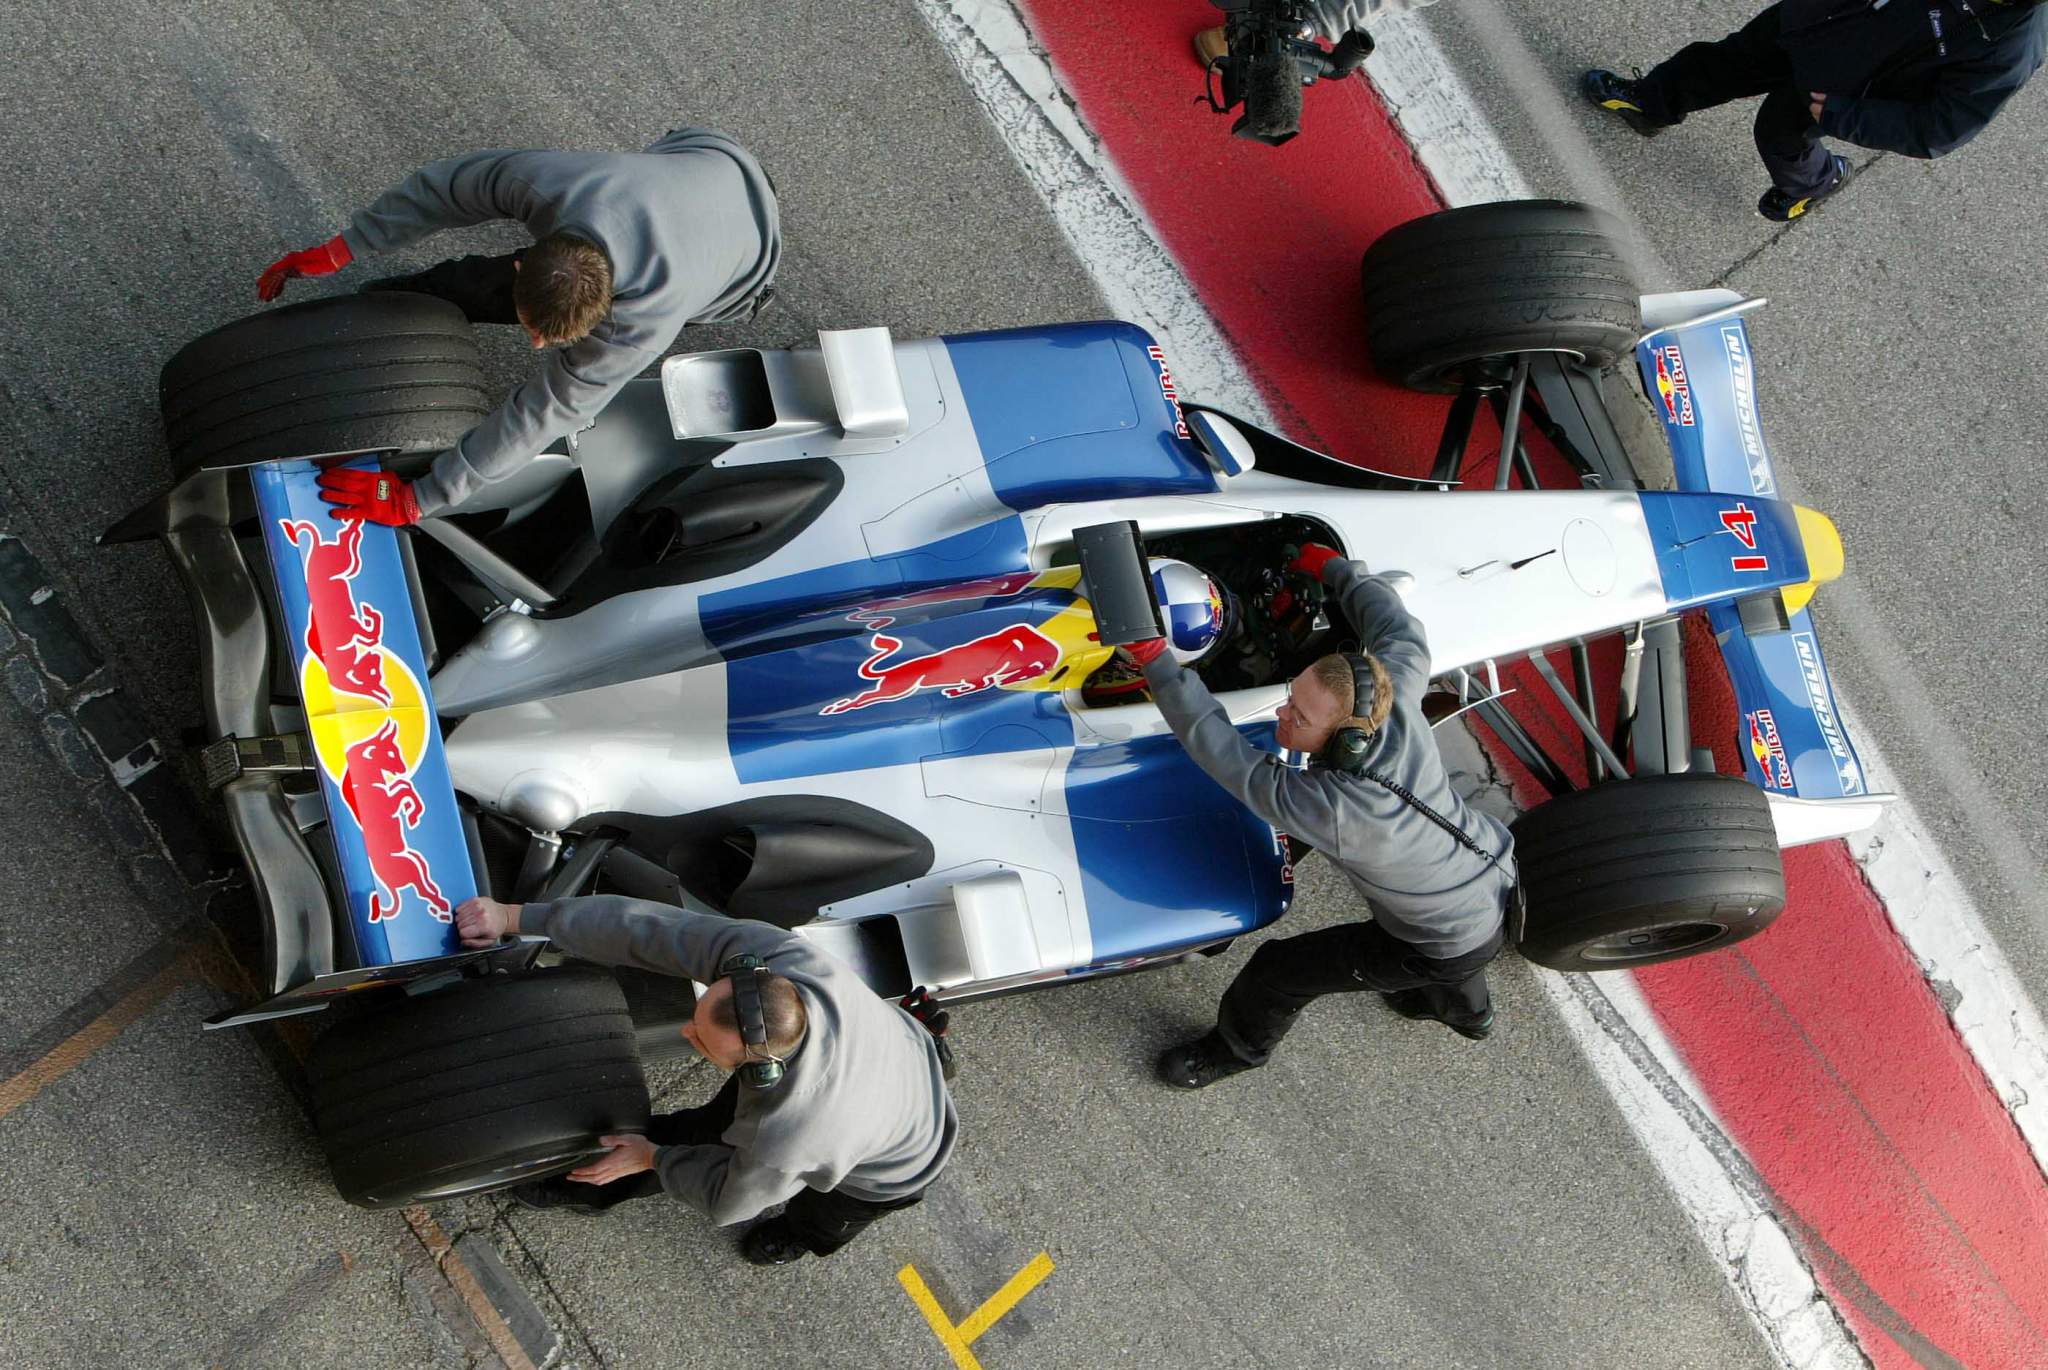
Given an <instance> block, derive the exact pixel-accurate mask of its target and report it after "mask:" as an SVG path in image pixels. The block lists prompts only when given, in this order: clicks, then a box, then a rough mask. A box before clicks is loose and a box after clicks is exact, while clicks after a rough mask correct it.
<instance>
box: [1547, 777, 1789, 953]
mask: <svg viewBox="0 0 2048 1370" xmlns="http://www.w3.org/2000/svg"><path fill="white" fill-rule="evenodd" d="M1515 855H1516V859H1517V860H1518V861H1519V862H1520V864H1521V873H1522V892H1523V897H1524V900H1525V901H1526V906H1527V919H1526V922H1525V924H1524V927H1523V931H1522V936H1521V940H1520V943H1519V946H1520V948H1521V952H1522V955H1523V956H1525V957H1527V958H1528V959H1529V960H1531V961H1534V962H1535V963H1536V964H1538V965H1540V966H1549V967H1550V968H1551V969H1553V970H1584V971H1592V970H1634V969H1636V968H1638V967H1641V966H1649V965H1655V964H1656V963H1657V962H1659V961H1674V960H1677V959H1678V958H1680V957H1683V956H1697V955H1698V954H1700V953H1701V952H1705V951H1712V950H1714V949H1716V948H1718V947H1725V946H1731V945H1733V944H1734V943H1736V942H1740V941H1742V940H1743V939H1744V938H1746V937H1754V936H1755V935H1756V934H1757V933H1759V932H1762V931H1763V930H1764V929H1765V928H1767V927H1769V926H1770V925H1771V924H1772V923H1773V922H1774V921H1776V919H1777V917H1778V915H1779V914H1780V913H1781V912H1783V911H1784V908H1785V867H1784V862H1783V859H1782V858H1781V856H1780V855H1779V852H1778V836H1777V831H1776V828H1775V827H1774V826H1773V824H1772V822H1771V808H1770V801H1769V800H1768V799H1766V798H1765V797H1764V793H1763V791H1762V790H1759V789H1758V788H1757V787H1756V786H1754V785H1752V784H1750V783H1749V782H1748V781H1746V780H1741V779H1738V778H1737V777H1735V776H1728V775H1714V774H1711V773H1707V772H1691V773H1686V774H1680V775H1652V776H1638V777H1636V778H1634V779H1631V780H1615V781H1610V782H1608V783H1606V784H1602V785H1595V786H1593V787H1591V788H1590V789H1584V790H1577V791H1574V792H1573V793H1570V794H1564V795H1559V796H1558V797H1557V798H1555V799H1552V800H1550V801H1549V802H1547V803H1545V804H1542V805H1539V806H1538V807H1536V808H1534V809H1531V810H1530V811H1529V812H1527V813H1525V814H1523V815H1522V816H1521V818H1519V819H1518V820H1516V822H1515Z"/></svg>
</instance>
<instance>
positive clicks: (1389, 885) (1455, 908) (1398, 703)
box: [1125, 544, 1515, 1089]
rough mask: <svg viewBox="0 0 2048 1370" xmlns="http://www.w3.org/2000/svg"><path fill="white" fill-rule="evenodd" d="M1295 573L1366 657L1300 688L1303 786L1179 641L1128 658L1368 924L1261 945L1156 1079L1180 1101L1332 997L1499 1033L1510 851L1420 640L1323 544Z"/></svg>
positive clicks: (1281, 730)
mask: <svg viewBox="0 0 2048 1370" xmlns="http://www.w3.org/2000/svg"><path fill="white" fill-rule="evenodd" d="M1287 569H1288V570H1289V571H1290V572H1293V573H1296V574H1300V575H1303V576H1307V577H1309V578H1310V579H1312V580H1316V581H1320V582H1321V583H1322V584H1323V585H1324V586H1326V587H1327V588H1328V589H1329V590H1331V591H1332V592H1334V594H1335V595H1336V601H1335V602H1336V604H1337V607H1338V609H1339V610H1340V611H1341V612H1342V614H1343V615H1344V617H1345V618H1346V619H1347V620H1348V621H1349V623H1350V625H1351V626H1352V627H1353V628H1354V629H1355V630H1356V631H1357V634H1358V639H1359V643H1360V647H1361V649H1360V651H1358V652H1352V653H1344V654H1338V655H1331V656H1326V657H1323V658H1321V659H1320V660H1318V661H1316V662H1315V663H1313V664H1312V665H1311V666H1310V667H1309V669H1308V670H1306V671H1304V672H1302V673H1301V674H1300V675H1298V676H1296V677H1295V678H1294V680H1293V681H1292V682H1291V683H1290V684H1289V686H1288V702H1287V703H1286V704H1285V705H1283V706H1281V709H1280V713H1279V727H1278V730H1277V736H1278V740H1279V743H1280V745H1281V747H1283V748H1285V749H1286V750H1288V751H1298V752H1306V753H1308V754H1309V756H1310V758H1311V760H1310V763H1309V767H1308V769H1307V770H1306V771H1305V772H1304V771H1299V770H1295V769H1293V768H1292V767H1289V766H1287V765H1285V764H1284V763H1282V761H1281V760H1280V758H1279V757H1277V756H1274V755H1272V754H1271V753H1268V752H1264V751H1261V750H1260V749H1259V748H1257V747H1254V746H1253V745H1252V744H1251V743H1250V742H1248V741H1246V740H1245V738H1244V736H1243V735H1242V734H1241V733H1239V732H1238V730H1237V729H1236V728H1235V727H1233V726H1231V723H1230V719H1229V717H1228V716H1227V715H1226V714H1225V713H1224V711H1223V707H1222V705H1220V704H1218V703H1217V702H1216V700H1215V699H1214V698H1213V697H1211V695H1210V694H1209V692H1208V690H1207V688H1206V687H1205V686H1204V685H1203V684H1202V681H1201V679H1200V677H1198V676H1197V675H1195V673H1194V672H1192V671H1189V670H1187V669H1186V668H1185V667H1184V666H1183V665H1182V664H1181V663H1180V661H1179V660H1178V659H1177V657H1176V655H1175V653H1173V652H1171V651H1169V650H1168V645H1169V644H1168V641H1167V639H1165V638H1154V639H1151V640H1149V641H1144V642H1137V643H1133V644H1131V645H1130V646H1128V647H1126V648H1125V650H1126V651H1128V652H1130V653H1131V655H1132V656H1134V657H1136V658H1137V659H1138V660H1139V661H1140V662H1141V663H1142V664H1143V665H1144V668H1145V679H1146V681H1147V683H1148V684H1149V685H1150V686H1151V689H1152V697H1153V700H1154V701H1155V702H1156V703H1157V704H1158V705H1159V711H1160V713H1161V714H1163V715H1164V716H1165V718H1166V721H1167V723H1168V725H1169V726H1171V727H1172V729H1173V733H1174V736H1175V737H1177V738H1179V739H1180V742H1181V745H1182V746H1184V747H1186V748H1187V751H1188V755H1189V756H1191V757H1192V758H1193V759H1194V761H1195V764H1197V765H1199V766H1200V767H1201V768H1202V769H1203V770H1204V771H1206V772H1207V773H1208V774H1209V776H1210V778H1211V779H1213V780H1215V781H1216V783H1217V784H1219V785H1221V786H1222V787H1223V788H1224V789H1226V790H1228V791H1229V792H1230V793H1231V794H1232V795H1233V796H1234V797H1236V799H1237V800H1238V802H1239V803H1241V804H1243V805H1244V806H1245V807H1246V808H1248V809H1250V810H1251V811H1252V812H1253V813H1255V814H1257V815H1258V816H1259V817H1260V818H1263V819H1264V820H1266V821H1267V822H1268V823H1271V824H1272V825H1273V826H1274V827H1275V828H1276V829H1279V830H1280V831H1282V832H1285V833H1288V834H1291V835H1292V836H1293V837H1296V838H1299V839H1302V840H1303V841H1306V842H1307V843H1308V844H1309V845H1310V846H1311V847H1314V848H1315V849H1317V850H1319V851H1321V852H1323V853H1324V854H1325V855H1326V856H1328V857H1329V858H1330V859H1331V860H1332V861H1335V862H1336V863H1337V865H1338V866H1339V867H1340V868H1341V869H1342V870H1343V871H1344V873H1345V874H1346V875H1347V876H1349V877H1350V878H1351V882H1352V884H1354V885H1356V886H1357V887H1358V890H1359V892H1360V893H1361V894H1363V895H1364V896H1365V899H1366V902H1367V904H1368V905H1370V906H1371V908H1372V911H1373V919H1372V921H1371V922H1366V923H1345V924H1340V925H1339V926H1337V927H1332V928H1323V929H1321V930H1319V931H1316V932H1310V933H1304V934H1302V935H1301V936H1299V937H1287V938H1281V939H1278V940H1275V941H1268V942H1266V943H1265V944H1264V945H1262V946H1261V947H1260V948H1259V949H1258V951H1257V952H1256V953H1254V954H1253V956H1252V958H1251V960H1250V961H1248V962H1247V963H1246V964H1245V967H1244V969H1243V970H1242V971H1240V972H1238V976H1237V978H1236V979H1235V980H1233V981H1232V982H1231V985H1230V988H1229V989H1228V990H1227V991H1225V993H1224V995H1223V1003H1222V1006H1221V1008H1220V1009H1219V1010H1218V1012H1217V1016H1216V1026H1215V1028H1214V1029H1212V1030H1211V1031H1209V1032H1208V1033H1206V1034H1205V1035H1203V1036H1202V1037H1200V1038H1197V1039H1196V1040H1194V1041H1192V1042H1187V1043H1184V1044H1182V1045H1181V1046H1178V1047H1175V1048H1173V1049H1172V1050H1171V1051H1168V1052H1167V1053H1166V1054H1165V1055H1163V1056H1162V1057H1160V1059H1159V1075H1160V1078H1161V1079H1163V1080H1165V1081H1166V1082H1167V1083H1168V1084H1171V1085H1176V1086H1178V1087H1180V1088H1182V1089H1200V1088H1202V1087H1203V1086H1205V1085H1210V1084H1214V1083H1215V1082H1216V1081H1218V1080H1221V1079H1223V1078H1225V1077H1226V1076H1230V1075H1235V1074H1237V1073H1238V1072H1240V1071H1245V1070H1250V1069H1251V1068H1252V1067H1254V1066H1259V1065H1264V1064H1265V1062H1266V1058H1267V1057H1268V1055H1269V1054H1271V1052H1272V1050H1273V1048H1274V1047H1275V1046H1277V1045H1278V1044H1279V1042H1280V1039H1281V1038H1282V1037H1284V1036H1286V1035H1287V1032H1288V1030H1289V1029H1290V1028H1292V1027H1293V1026H1294V1021H1295V1018H1296V1017H1297V1016H1298V1015H1299V1014H1300V1013H1301V1011H1302V1009H1304V1008H1306V1007H1307V1006H1308V1005H1309V1004H1310V1003H1311V1002H1312V1001H1314V1000H1315V999H1316V998H1317V997H1319V996H1321V995H1324V994H1331V993H1336V992H1340V991H1355V990H1367V989H1370V990H1377V991H1379V992H1380V994H1382V995H1383V996H1385V998H1386V1001H1387V1003H1388V1005H1389V1006H1390V1007H1391V1008H1393V1010H1394V1011H1395V1012H1396V1013H1399V1014H1400V1015H1402V1016H1403V1017H1406V1018H1433V1019H1435V1020H1436V1021H1438V1022H1440V1023H1443V1024H1445V1025H1447V1026H1449V1027H1450V1028H1451V1029H1452V1030H1453V1031H1455V1032H1457V1033H1459V1034H1460V1035H1461V1036H1464V1037H1469V1038H1471V1039H1473V1040H1475V1041H1478V1040H1483V1039H1484V1038H1485V1037H1486V1036H1487V1034H1488V1033H1489V1032H1491V1031H1492V1029H1493V1005H1492V1002H1491V1000H1490V999H1489V997H1488V995H1487V988H1486V966H1487V963H1488V962H1490V961H1492V960H1493V958H1494V957H1495V956H1497V955H1499V954H1500V950H1501V947H1502V945H1503V942H1504V941H1505V917H1504V915H1505V910H1506V906H1507V903H1508V899H1509V897H1510V895H1511V894H1512V892H1513V889H1514V883H1515V877H1514V863H1513V860H1512V857H1511V855H1510V853H1511V851H1512V849H1513V846H1514V839H1513V837H1511V836H1510V835H1509V833H1508V830H1507V828H1506V827H1505V826H1503V825H1502V824H1501V823H1499V822H1497V821H1496V820H1494V819H1493V818H1491V817H1489V816H1487V815H1485V814H1482V813H1478V812H1477V811H1475V810H1473V809H1470V808H1468V807H1466V805H1465V804H1464V802H1463V801H1462V800H1460V799H1459V798H1458V796H1457V795H1456V794H1455V793H1454V792H1453V791H1452V790H1451V785H1450V778H1449V776H1448V775H1447V774H1446V773H1445V771H1444V764H1443V757H1442V755H1441V754H1440V753H1439V752H1438V751H1437V744H1436V736H1435V734H1434V733H1433V732H1432V731H1431V730H1430V726H1429V722H1428V720H1427V719H1425V718H1424V717H1423V714H1422V695H1423V691H1424V689H1425V688H1426V687H1427V686H1428V684H1429V677H1430V670H1429V645H1428V643H1427V641H1426V640H1425V638H1424V636H1423V631H1422V625H1421V624H1420V623H1419V622H1418V621H1417V620H1416V619H1415V617H1414V616H1413V615H1412V614H1410V613H1409V612H1408V611H1407V610H1406V609H1405V608H1403V607H1402V604H1401V597H1400V595H1399V594H1398V593H1397V592H1396V591H1395V589H1394V587H1393V586H1391V585H1389V584H1388V583H1387V581H1386V580H1384V579H1382V578H1379V577H1376V576H1373V575H1372V574H1370V573H1369V572H1367V570H1366V569H1365V567H1364V566H1363V565H1361V564H1360V563H1358V562H1354V561H1346V560H1345V559H1344V558H1343V557H1341V556H1340V555H1338V553H1337V552H1335V551H1333V550H1332V549H1330V548H1328V547H1321V546H1316V545H1314V544H1311V545H1309V546H1307V547H1304V548H1302V549H1301V552H1300V554H1299V555H1298V556H1297V557H1296V559H1295V560H1294V561H1292V562H1291V563H1289V565H1288V568H1287Z"/></svg>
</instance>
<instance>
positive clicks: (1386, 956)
mask: <svg viewBox="0 0 2048 1370" xmlns="http://www.w3.org/2000/svg"><path fill="white" fill-rule="evenodd" d="M1505 940H1506V939H1505V935H1504V933H1501V932H1497V933H1495V934H1494V935H1493V937H1492V938H1491V939H1490V940H1488V941H1487V943H1486V944H1485V945H1484V946H1482V947H1479V948H1476V949H1475V950H1472V951H1468V952H1466V953H1465V954H1464V955H1463V956H1452V957H1445V958H1440V957H1435V956H1424V955H1423V954H1422V953H1421V952H1418V951H1417V950H1415V948H1414V947H1412V946H1410V945H1409V944H1408V943H1406V942H1403V941H1401V940H1400V939H1399V938H1397V937H1393V936H1391V935H1389V934H1388V933H1387V931H1386V930H1385V929H1383V928H1382V927H1380V925H1379V924H1377V923H1340V924H1339V925H1338V926H1336V927H1334V928H1323V929H1321V930H1319V931H1316V932H1305V933H1303V934H1302V935H1301V936H1299V937H1281V938H1277V939H1275V940H1273V941H1270V942H1267V943H1265V944H1264V945H1263V946H1261V947H1260V948H1259V949H1258V950H1257V951H1256V952H1253V953H1252V959H1251V960H1249V961H1247V962H1245V966H1244V969H1243V970H1241V971H1239V972H1238V973H1237V978H1236V979H1235V980H1232V981H1231V982H1230V988H1229V989H1227V990H1225V991H1224V992H1223V1005H1222V1007H1221V1008H1220V1009H1218V1010H1217V1013H1216V1031H1217V1032H1218V1033H1219V1034H1220V1035H1221V1036H1222V1038H1223V1040H1224V1041H1225V1042H1227V1043H1229V1044H1230V1049H1231V1051H1233V1052H1235V1053H1236V1054H1237V1056H1238V1058H1239V1059H1240V1060H1243V1061H1248V1062H1250V1063H1251V1064H1253V1065H1264V1064H1265V1063H1266V1057H1267V1056H1268V1055H1270V1054H1271V1053H1272V1050H1273V1048H1274V1047H1276V1046H1278V1045H1279V1044H1280V1039H1281V1038H1282V1037H1285V1036H1286V1035H1287V1032H1288V1029H1290V1028H1292V1027H1293V1026H1294V1020H1295V1019H1296V1018H1297V1017H1298V1016H1299V1015H1300V1013H1301V1011H1302V1010H1303V1009H1305V1008H1307V1007H1308V1006H1309V1005H1310V1004H1311V1003H1313V1002H1314V1001H1315V1000H1317V999H1318V998H1320V997H1322V996H1323V995H1325V994H1345V993H1353V992H1356V991H1358V990H1365V989H1370V990H1378V991H1379V992H1380V993H1381V994H1393V993H1396V992H1398V991H1401V990H1407V989H1419V990H1421V991H1422V992H1423V997H1424V999H1425V1000H1426V1001H1427V1002H1428V1004H1429V1009H1430V1012H1431V1013H1432V1014H1433V1015H1434V1016H1435V1017H1437V1018H1439V1019H1441V1020H1442V1021H1444V1022H1446V1023H1463V1024H1471V1023H1478V1022H1481V1021H1483V1020H1484V1019H1485V1017H1486V1015H1487V1014H1488V1013H1490V1012H1491V1011H1492V1009H1493V1000H1492V998H1491V996H1489V995H1488V994H1487V991H1486V967H1487V964H1488V963H1489V962H1491V961H1492V960H1493V958H1494V957H1496V956H1498V955H1500V949H1501V947H1502V945H1503V944H1504V943H1505Z"/></svg>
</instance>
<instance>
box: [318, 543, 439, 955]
mask: <svg viewBox="0 0 2048 1370" xmlns="http://www.w3.org/2000/svg"><path fill="white" fill-rule="evenodd" d="M278 526H279V528H280V529H281V530H282V531H283V533H284V536H285V538H286V539H287V540H288V541H290V542H291V544H292V545H293V546H294V547H296V548H297V549H298V551H299V555H300V560H301V564H302V566H303V567H304V570H305V573H306V606H307V615H306V635H305V648H306V652H305V657H304V659H303V660H302V661H301V663H300V666H299V692H300V697H301V698H302V699H303V701H304V703H305V708H306V727H307V731H308V732H309V733H310V734H311V736H312V740H313V749H314V753H315V755H316V756H317V757H318V758H319V761H320V768H321V770H322V771H324V772H325V773H326V775H327V778H328V779H329V780H330V781H332V782H333V784H334V787H335V790H336V792H338V793H339V795H340V796H341V802H342V805H343V806H344V807H345V808H346V809H347V810H348V813H349V816H350V817H351V818H353V819H354V820H355V824H356V827H357V828H358V829H360V830H361V832H362V837H363V853H364V856H365V858H366V859H367V861H368V863H369V867H370V874H371V876H372V877H373V879H374V880H375V882H376V889H375V890H374V891H373V892H372V894H371V896H370V907H369V911H368V915H367V916H368V920H369V921H370V922H371V923H373V924H374V923H383V922H388V921H389V920H391V919H394V918H396V917H398V915H399V914H400V913H401V912H403V911H404V907H405V894H406V891H408V890H410V891H412V893H413V894H414V895H415V896H416V898H417V899H418V900H419V901H420V902H421V903H424V904H425V905H426V909H427V912H428V913H429V914H431V915H432V916H433V917H434V918H435V919H437V920H438V921H440V922H443V923H446V922H450V921H452V919H453V918H454V908H453V906H452V904H451V902H450V901H449V899H448V898H447V896H446V895H444V894H443V893H442V892H441V888H440V886H439V885H438V884H437V883H436V882H435V880H434V875H433V871H432V869H431V868H430V866H429V864H428V861H427V859H426V857H425V856H424V855H422V854H421V853H420V852H419V851H417V850H415V849H414V847H413V846H412V843H411V840H410V838H409V836H408V834H409V833H410V832H411V831H412V830H413V829H414V828H416V827H418V826H419V823H420V820H421V818H422V817H423V816H424V815H425V814H426V811H427V805H426V801H425V800H424V799H423V798H421V796H420V792H419V790H418V789H417V788H416V787H415V786H414V784H413V780H412V776H413V773H414V771H415V770H416V769H417V768H418V767H419V764H420V762H421V761H422V760H423V759H424V758H425V756H426V754H427V748H428V745H429V743H430V741H431V740H432V736H433V713H432V708H431V706H430V704H429V702H428V699H427V694H426V690H425V689H424V688H423V687H422V686H421V684H420V682H419V680H418V678H417V677H415V676H414V675H413V673H412V669H411V668H410V667H408V666H407V665H406V663H405V659H404V658H403V657H402V656H400V655H399V654H398V653H397V652H394V651H392V650H391V649H390V648H389V647H387V646H386V645H385V643H384V615H382V614H381V613H379V612H378V611H377V609H376V607H375V606H374V605H372V604H370V603H368V602H367V601H364V600H361V599H358V598H357V595H356V586H355V582H356V579H357V577H358V576H359V575H360V574H361V572H362V569H363V557H362V542H363V524H362V521H361V520H359V519H348V520H344V521H342V523H341V531H340V532H339V533H338V534H337V535H336V536H335V538H334V539H333V540H332V541H329V540H327V539H325V538H322V537H321V535H320V534H321V528H320V526H319V525H318V524H317V523H314V522H312V521H309V520H305V519H280V520H279V521H278ZM337 821H339V820H338V817H337Z"/></svg>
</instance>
